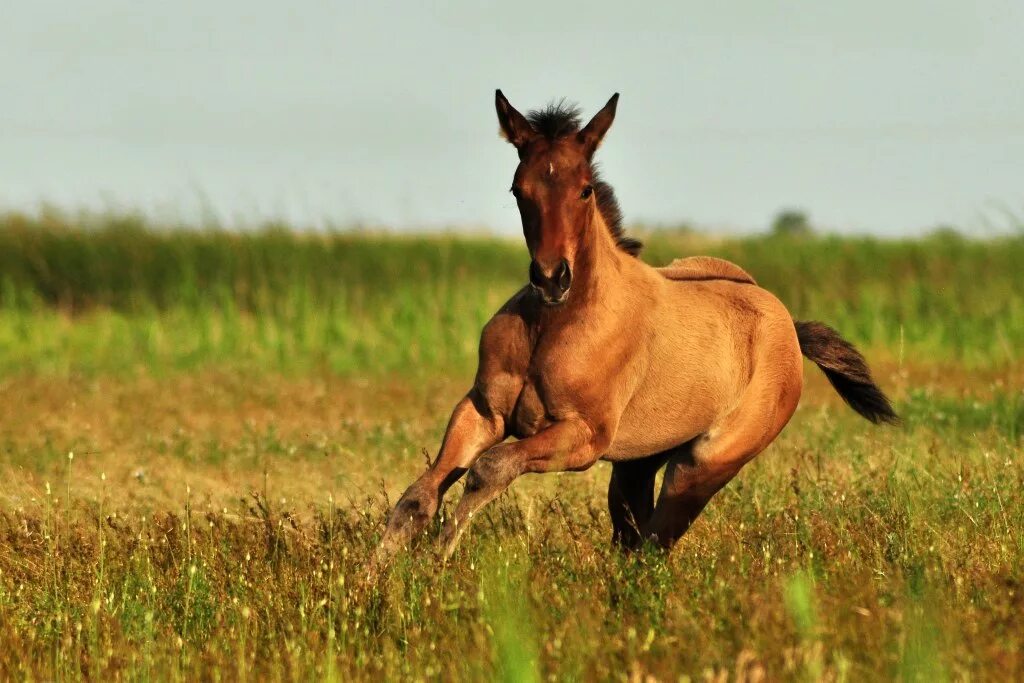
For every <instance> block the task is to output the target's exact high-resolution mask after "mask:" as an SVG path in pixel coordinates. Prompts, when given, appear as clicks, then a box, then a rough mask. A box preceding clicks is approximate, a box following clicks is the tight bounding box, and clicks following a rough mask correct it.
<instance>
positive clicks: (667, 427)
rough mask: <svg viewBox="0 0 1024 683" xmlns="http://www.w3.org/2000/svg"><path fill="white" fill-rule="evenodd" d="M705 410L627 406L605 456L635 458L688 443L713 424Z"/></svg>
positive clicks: (607, 458) (617, 458)
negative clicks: (645, 408) (631, 407)
mask: <svg viewBox="0 0 1024 683" xmlns="http://www.w3.org/2000/svg"><path fill="white" fill-rule="evenodd" d="M704 413H705V411H703V410H696V411H695V410H664V406H661V407H659V409H657V410H640V409H636V410H630V409H627V411H626V413H625V414H623V416H622V420H621V421H620V422H619V428H618V429H617V430H616V432H615V437H614V438H613V439H612V443H611V446H609V448H608V451H607V453H605V455H604V458H603V459H604V460H611V461H618V460H635V459H637V458H643V457H646V456H648V455H654V454H655V453H661V452H662V451H666V450H668V449H670V448H674V447H676V446H679V445H680V444H683V443H686V442H687V441H690V440H691V439H693V438H695V437H697V436H699V435H700V434H702V433H704V432H705V431H707V429H709V428H710V426H711V425H710V423H711V420H712V417H711V416H710V415H707V414H704Z"/></svg>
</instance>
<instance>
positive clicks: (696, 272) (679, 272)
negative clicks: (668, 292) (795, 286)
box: [656, 256, 757, 285]
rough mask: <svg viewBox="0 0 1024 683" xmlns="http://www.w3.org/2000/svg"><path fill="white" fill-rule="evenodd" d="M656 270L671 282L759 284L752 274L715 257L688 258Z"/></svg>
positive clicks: (677, 260)
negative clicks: (727, 281)
mask: <svg viewBox="0 0 1024 683" xmlns="http://www.w3.org/2000/svg"><path fill="white" fill-rule="evenodd" d="M656 270H657V271H658V272H659V273H661V275H662V276H663V277H665V278H667V279H669V280H680V281H687V280H689V281H706V280H729V281H731V282H740V283H745V284H751V285H756V284H757V282H756V281H755V280H754V278H753V277H752V276H751V275H750V273H748V272H747V271H745V270H743V269H742V268H740V267H739V266H737V265H736V264H735V263H732V262H731V261H726V260H725V259H720V258H717V257H715V256H687V257H686V258H679V259H676V260H675V261H673V262H672V263H670V264H668V265H667V266H665V267H664V268H657V269H656Z"/></svg>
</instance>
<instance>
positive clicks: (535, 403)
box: [510, 381, 550, 439]
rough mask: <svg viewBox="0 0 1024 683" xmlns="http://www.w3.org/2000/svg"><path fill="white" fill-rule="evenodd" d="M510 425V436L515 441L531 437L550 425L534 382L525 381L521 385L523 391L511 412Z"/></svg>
mask: <svg viewBox="0 0 1024 683" xmlns="http://www.w3.org/2000/svg"><path fill="white" fill-rule="evenodd" d="M510 423H511V425H512V435H513V436H515V437H516V438H517V439H525V438H526V437H528V436H533V435H534V434H536V433H537V432H539V431H540V430H542V429H544V427H546V426H547V425H548V424H550V420H549V419H548V410H547V408H546V407H545V405H544V401H543V400H542V399H541V394H540V391H539V390H538V388H537V384H536V383H535V382H533V381H527V382H526V384H525V385H523V390H522V391H521V392H520V393H519V398H518V399H517V400H516V405H515V408H514V409H513V411H512V415H511V420H510Z"/></svg>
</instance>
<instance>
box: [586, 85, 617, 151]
mask: <svg viewBox="0 0 1024 683" xmlns="http://www.w3.org/2000/svg"><path fill="white" fill-rule="evenodd" d="M618 102H619V93H615V94H614V95H612V98H611V99H610V100H608V104H606V105H604V108H603V109H601V111H599V112H597V113H596V114H594V118H592V119H590V123H588V124H587V125H586V126H584V127H583V130H581V131H580V132H579V133H577V134H576V137H577V139H578V140H579V141H580V144H581V145H583V151H584V153H585V154H586V155H587V157H588V158H589V157H590V156H591V155H592V154H593V153H594V152H595V151H596V150H597V148H598V147H599V146H600V145H601V140H602V139H604V134H605V133H607V132H608V129H609V128H611V127H612V121H614V120H615V105H616V104H618Z"/></svg>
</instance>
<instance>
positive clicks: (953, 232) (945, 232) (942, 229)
mask: <svg viewBox="0 0 1024 683" xmlns="http://www.w3.org/2000/svg"><path fill="white" fill-rule="evenodd" d="M928 234H929V236H931V237H934V238H936V239H940V240H950V241H959V240H962V239H963V238H964V236H963V235H962V234H961V233H960V231H959V230H957V229H956V228H955V227H954V226H952V225H948V224H945V223H943V224H941V225H937V226H935V227H934V228H932V230H931V232H929V233H928Z"/></svg>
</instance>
